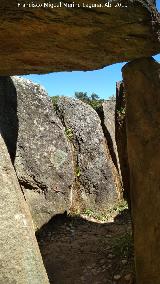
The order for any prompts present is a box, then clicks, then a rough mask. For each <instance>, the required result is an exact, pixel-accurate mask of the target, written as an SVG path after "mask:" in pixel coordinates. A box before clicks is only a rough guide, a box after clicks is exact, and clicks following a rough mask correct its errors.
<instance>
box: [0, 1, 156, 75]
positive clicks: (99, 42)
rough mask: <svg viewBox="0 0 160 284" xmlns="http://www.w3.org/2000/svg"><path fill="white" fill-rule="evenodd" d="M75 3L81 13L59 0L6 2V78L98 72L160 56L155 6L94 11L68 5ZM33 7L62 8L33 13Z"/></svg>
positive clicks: (2, 57) (0, 69)
mask: <svg viewBox="0 0 160 284" xmlns="http://www.w3.org/2000/svg"><path fill="white" fill-rule="evenodd" d="M18 2H19V3H18ZM73 2H74V3H75V7H73V8H66V7H64V5H63V3H64V2H63V1H59V0H56V1H48V2H47V1H44V0H38V1H37V2H36V1H26V0H24V1H17V0H12V1H6V0H1V10H0V26H1V33H0V42H1V43H3V44H1V45H0V62H1V66H0V74H1V75H17V74H33V73H38V74H39V73H49V72H53V71H73V70H82V71H84V70H95V69H100V68H103V67H104V66H107V65H110V64H113V63H116V62H122V61H130V60H133V59H136V58H141V57H144V56H145V57H146V56H152V55H155V54H158V53H159V52H160V41H159V38H160V32H159V26H160V25H159V23H160V19H159V18H160V17H159V15H158V12H157V11H156V9H155V7H154V5H153V0H150V1H149V0H137V1H135V0H125V1H122V4H124V6H125V7H114V6H115V2H116V1H110V2H111V3H112V7H106V6H105V5H104V3H106V4H108V2H109V1H101V2H99V1H95V2H94V1H91V3H92V4H94V5H95V4H100V3H101V4H102V7H100V8H99V7H95V8H94V7H91V8H88V7H87V4H88V3H85V1H84V0H75V1H69V3H68V4H69V5H72V3H73ZM32 3H33V4H34V6H35V3H38V4H42V6H43V5H44V3H46V4H47V3H48V5H53V6H55V5H58V4H59V3H61V4H62V6H61V7H59V8H55V7H53V8H49V7H48V8H44V7H41V8H36V7H28V6H29V4H30V5H31V6H32ZM89 3H90V2H89ZM78 4H79V5H80V7H77V6H76V5H78ZM24 5H26V6H24ZM83 5H84V6H85V7H83ZM15 15H16V16H15ZM31 23H32V24H31ZM6 35H8V36H6Z"/></svg>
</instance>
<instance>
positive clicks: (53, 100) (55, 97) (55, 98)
mask: <svg viewBox="0 0 160 284" xmlns="http://www.w3.org/2000/svg"><path fill="white" fill-rule="evenodd" d="M58 99H59V96H53V97H51V100H52V103H53V107H54V109H56V108H57V102H58Z"/></svg>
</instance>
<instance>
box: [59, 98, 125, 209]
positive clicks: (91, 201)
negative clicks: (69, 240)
mask: <svg viewBox="0 0 160 284" xmlns="http://www.w3.org/2000/svg"><path fill="white" fill-rule="evenodd" d="M57 114H58V115H59V117H60V118H61V120H62V121H63V124H64V125H65V127H66V131H67V130H68V132H70V133H72V136H71V137H70V142H71V144H72V149H73V157H74V166H75V173H76V183H75V186H74V191H73V203H72V205H73V208H75V207H76V206H77V208H79V207H80V208H84V209H92V210H94V211H95V212H96V211H97V212H103V213H104V212H106V211H107V209H109V208H110V207H112V206H113V205H114V204H115V203H116V202H118V200H119V198H120V193H121V187H120V181H119V175H118V173H117V171H116V168H115V166H114V164H113V162H112V159H111V157H110V154H109V150H108V146H107V143H106V140H105V138H104V134H103V131H102V127H101V121H100V118H99V116H98V114H97V113H96V112H95V110H94V109H92V107H91V106H89V105H87V104H85V103H83V102H81V101H79V100H76V99H72V98H66V97H60V98H59V100H58V102H57Z"/></svg>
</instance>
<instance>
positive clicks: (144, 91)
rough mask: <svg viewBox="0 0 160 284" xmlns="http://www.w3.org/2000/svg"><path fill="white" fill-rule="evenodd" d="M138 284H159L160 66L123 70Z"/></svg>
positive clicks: (149, 62)
mask: <svg viewBox="0 0 160 284" xmlns="http://www.w3.org/2000/svg"><path fill="white" fill-rule="evenodd" d="M123 79H124V84H125V88H126V92H127V96H126V98H127V111H126V118H127V148H128V159H129V167H130V186H131V207H132V219H133V228H134V246H135V262H136V276H137V282H136V283H137V284H153V283H154V284H159V283H160V241H159V240H160V64H159V63H158V62H156V61H155V60H154V59H153V58H142V59H139V60H135V61H132V62H130V63H128V64H127V65H125V66H124V67H123Z"/></svg>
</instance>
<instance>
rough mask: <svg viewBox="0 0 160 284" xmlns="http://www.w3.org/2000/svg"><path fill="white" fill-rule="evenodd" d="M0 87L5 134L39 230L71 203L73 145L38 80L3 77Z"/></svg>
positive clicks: (2, 127)
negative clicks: (70, 143) (69, 141)
mask: <svg viewBox="0 0 160 284" xmlns="http://www.w3.org/2000/svg"><path fill="white" fill-rule="evenodd" d="M11 82H12V84H11ZM12 86H13V87H12ZM0 87H1V92H0V93H1V105H0V121H1V125H0V126H1V130H2V134H3V137H4V140H5V142H6V145H7V147H8V150H9V153H10V155H11V158H12V162H13V163H14V167H15V170H16V174H17V177H18V179H19V183H20V185H21V188H22V190H23V192H24V195H25V198H26V201H27V202H28V204H29V206H30V210H31V214H32V217H33V221H34V224H35V229H37V228H40V227H41V226H42V225H44V224H45V223H46V222H48V220H50V219H51V218H52V217H53V216H54V215H56V214H58V213H64V211H65V210H68V209H69V207H70V203H71V200H70V193H71V187H72V183H73V180H74V170H73V167H72V155H71V149H70V145H69V143H68V140H67V138H66V135H65V129H64V127H63V125H62V123H61V121H60V120H59V118H58V117H57V116H56V114H55V112H54V110H53V107H52V102H51V100H50V98H49V97H48V96H47V94H46V92H45V90H44V89H43V88H42V87H40V85H38V84H34V83H32V82H31V81H29V80H26V79H22V78H18V77H12V80H11V79H10V78H9V77H5V78H1V80H0Z"/></svg>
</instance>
